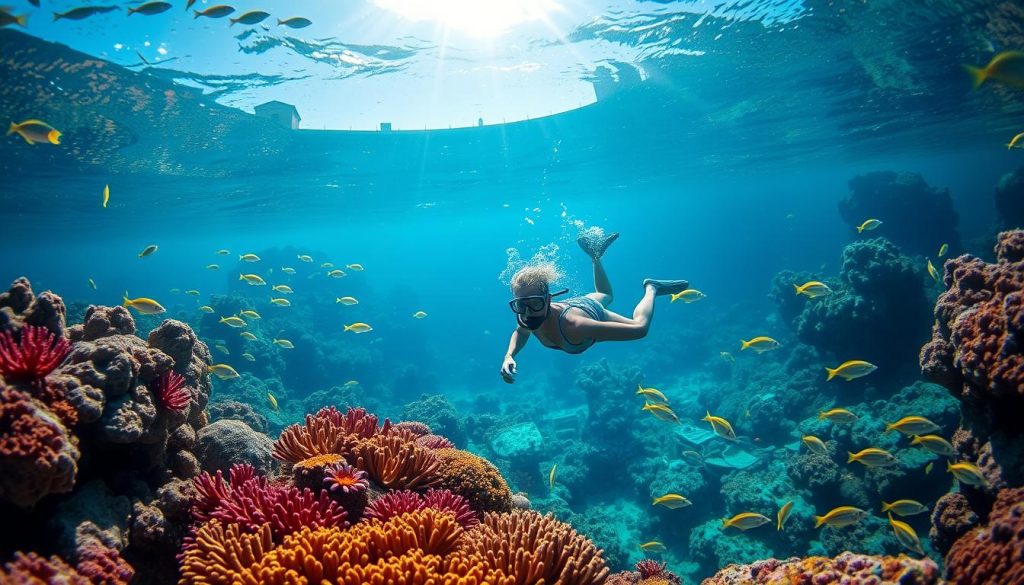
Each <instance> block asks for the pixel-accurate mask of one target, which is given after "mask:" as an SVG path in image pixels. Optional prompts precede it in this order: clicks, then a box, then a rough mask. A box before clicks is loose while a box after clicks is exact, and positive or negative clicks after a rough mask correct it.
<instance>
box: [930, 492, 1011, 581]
mask: <svg viewBox="0 0 1024 585" xmlns="http://www.w3.org/2000/svg"><path fill="white" fill-rule="evenodd" d="M946 579H948V580H949V582H950V583H951V584H953V585H960V584H964V585H967V584H972V583H1024V488H1013V489H1005V490H1002V491H1000V492H999V495H998V496H997V497H996V502H995V505H993V506H992V511H991V512H990V513H989V517H988V523H987V524H986V525H985V526H983V527H980V528H975V529H974V530H973V531H971V532H970V533H968V534H967V535H965V536H964V537H963V538H960V539H959V540H957V541H956V544H954V545H953V548H951V549H950V551H949V554H948V555H947V556H946Z"/></svg>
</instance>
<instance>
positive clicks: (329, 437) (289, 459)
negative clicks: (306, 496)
mask: <svg viewBox="0 0 1024 585" xmlns="http://www.w3.org/2000/svg"><path fill="white" fill-rule="evenodd" d="M357 440H358V438H357V437H356V436H354V435H353V436H349V435H347V434H346V433H345V428H344V427H341V426H339V425H337V424H336V423H335V422H334V421H333V420H331V419H330V418H329V417H321V416H313V415H311V414H307V415H306V424H304V425H300V424H295V425H291V426H290V427H288V428H286V429H285V430H284V431H283V432H282V433H281V436H280V437H278V439H277V440H276V441H274V450H273V455H274V459H277V460H278V461H282V462H284V463H285V464H286V465H295V464H296V463H299V462H300V461H303V460H306V459H310V458H312V457H317V456H321V455H332V454H335V455H345V454H347V453H348V452H349V451H350V450H351V449H352V447H353V446H354V445H355V442H356V441H357Z"/></svg>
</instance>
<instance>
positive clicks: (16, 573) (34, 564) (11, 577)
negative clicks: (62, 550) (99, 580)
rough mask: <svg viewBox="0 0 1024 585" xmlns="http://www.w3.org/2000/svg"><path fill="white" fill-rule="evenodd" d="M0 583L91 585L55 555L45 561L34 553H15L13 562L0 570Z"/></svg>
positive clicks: (90, 582)
mask: <svg viewBox="0 0 1024 585" xmlns="http://www.w3.org/2000/svg"><path fill="white" fill-rule="evenodd" d="M0 583H11V584H14V583H18V584H21V585H49V584H51V583H62V584H63V585H92V581H90V580H89V579H88V578H86V577H85V576H83V575H82V574H81V573H79V572H78V571H77V570H75V569H74V567H71V566H70V565H68V564H67V563H65V562H64V561H63V560H62V559H61V558H60V557H58V556H56V555H54V556H52V557H50V558H48V559H47V558H44V557H41V556H39V555H37V554H36V553H28V554H25V553H21V552H18V553H15V554H14V560H12V561H10V562H9V563H6V564H5V565H4V566H3V568H2V569H0Z"/></svg>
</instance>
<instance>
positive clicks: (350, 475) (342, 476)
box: [324, 463, 370, 494]
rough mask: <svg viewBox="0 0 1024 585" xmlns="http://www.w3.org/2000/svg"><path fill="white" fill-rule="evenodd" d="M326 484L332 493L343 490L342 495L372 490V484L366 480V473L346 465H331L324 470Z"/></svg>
mask: <svg viewBox="0 0 1024 585" xmlns="http://www.w3.org/2000/svg"><path fill="white" fill-rule="evenodd" d="M324 476H325V477H324V484H325V485H327V486H328V487H329V488H330V490H331V491H332V492H336V491H338V490H341V491H342V493H346V494H347V493H349V492H363V491H366V490H368V489H370V482H369V481H368V480H367V479H366V472H365V471H361V470H359V469H356V468H355V467H352V466H351V465H345V464H344V463H340V464H336V465H331V466H330V467H328V468H327V469H325V470H324Z"/></svg>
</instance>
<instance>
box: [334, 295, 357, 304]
mask: <svg viewBox="0 0 1024 585" xmlns="http://www.w3.org/2000/svg"><path fill="white" fill-rule="evenodd" d="M334 302H335V303H341V304H343V305H358V304H359V301H358V300H356V298H355V297H338V298H336V299H334Z"/></svg>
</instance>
